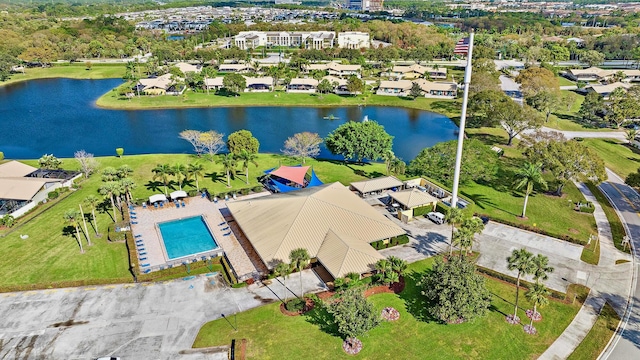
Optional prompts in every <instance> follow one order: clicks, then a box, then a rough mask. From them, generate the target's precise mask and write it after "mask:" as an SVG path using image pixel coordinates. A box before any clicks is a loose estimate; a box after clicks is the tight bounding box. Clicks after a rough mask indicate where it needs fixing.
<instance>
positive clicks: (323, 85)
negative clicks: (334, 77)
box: [318, 79, 333, 94]
mask: <svg viewBox="0 0 640 360" xmlns="http://www.w3.org/2000/svg"><path fill="white" fill-rule="evenodd" d="M318 91H319V92H320V94H327V93H330V92H332V91H333V85H332V84H331V82H330V81H329V80H327V79H322V80H320V82H319V83H318Z"/></svg>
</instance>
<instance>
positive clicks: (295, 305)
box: [284, 298, 305, 311]
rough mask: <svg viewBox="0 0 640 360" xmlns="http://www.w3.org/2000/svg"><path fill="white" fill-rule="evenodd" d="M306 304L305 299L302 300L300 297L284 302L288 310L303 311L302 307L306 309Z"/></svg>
mask: <svg viewBox="0 0 640 360" xmlns="http://www.w3.org/2000/svg"><path fill="white" fill-rule="evenodd" d="M304 305H305V302H304V301H303V300H300V299H298V298H293V299H291V300H289V301H287V302H286V303H285V304H284V307H285V309H287V310H288V311H302V309H304Z"/></svg>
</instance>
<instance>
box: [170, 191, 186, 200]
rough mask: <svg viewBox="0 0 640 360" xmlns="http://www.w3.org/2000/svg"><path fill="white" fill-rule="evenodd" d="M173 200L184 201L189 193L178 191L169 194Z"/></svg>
mask: <svg viewBox="0 0 640 360" xmlns="http://www.w3.org/2000/svg"><path fill="white" fill-rule="evenodd" d="M169 196H170V197H171V200H176V199H182V198H186V197H187V192H186V191H183V190H176V191H174V192H172V193H171V194H169Z"/></svg>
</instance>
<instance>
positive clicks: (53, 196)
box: [47, 190, 60, 200]
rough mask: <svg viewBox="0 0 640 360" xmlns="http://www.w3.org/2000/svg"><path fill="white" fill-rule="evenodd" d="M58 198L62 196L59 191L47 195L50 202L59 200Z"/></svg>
mask: <svg viewBox="0 0 640 360" xmlns="http://www.w3.org/2000/svg"><path fill="white" fill-rule="evenodd" d="M58 196H60V193H59V192H58V190H53V191H52V192H50V193H48V194H47V197H48V198H49V199H50V200H53V199H57V198H58Z"/></svg>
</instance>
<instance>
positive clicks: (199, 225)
mask: <svg viewBox="0 0 640 360" xmlns="http://www.w3.org/2000/svg"><path fill="white" fill-rule="evenodd" d="M158 228H159V229H160V234H161V235H162V236H161V238H162V242H164V248H165V250H166V251H167V257H168V260H172V259H177V258H181V257H185V256H190V255H195V254H199V253H203V252H206V251H210V250H214V249H217V248H218V244H217V243H216V240H215V238H214V237H213V235H212V234H211V232H210V231H209V228H208V227H207V224H206V223H205V222H204V219H203V218H202V216H194V217H190V218H185V219H180V220H174V221H167V222H164V223H159V224H158Z"/></svg>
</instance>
